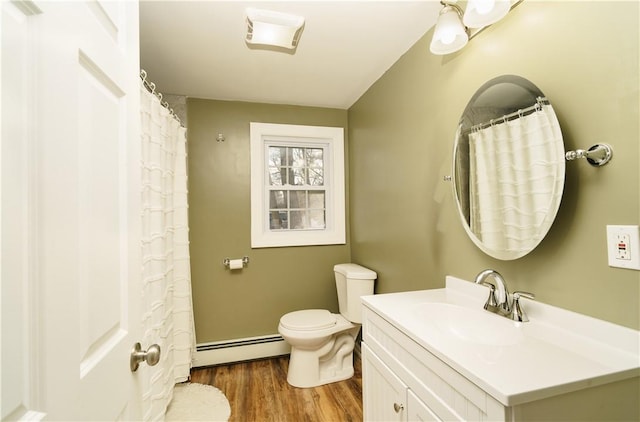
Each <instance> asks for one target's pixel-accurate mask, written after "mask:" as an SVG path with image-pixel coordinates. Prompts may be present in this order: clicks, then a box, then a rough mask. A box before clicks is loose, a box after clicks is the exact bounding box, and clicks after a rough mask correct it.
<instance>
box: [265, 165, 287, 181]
mask: <svg viewBox="0 0 640 422" xmlns="http://www.w3.org/2000/svg"><path fill="white" fill-rule="evenodd" d="M284 171H285V169H283V168H280V167H269V185H271V186H283V185H284V183H285V182H286V181H287V179H286V177H287V174H286V173H285V172H284Z"/></svg>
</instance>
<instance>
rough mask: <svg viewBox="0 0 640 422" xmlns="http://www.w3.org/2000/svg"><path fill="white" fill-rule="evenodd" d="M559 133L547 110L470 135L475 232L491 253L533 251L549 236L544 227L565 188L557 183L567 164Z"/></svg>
mask: <svg viewBox="0 0 640 422" xmlns="http://www.w3.org/2000/svg"><path fill="white" fill-rule="evenodd" d="M558 128H559V125H558V124H557V118H556V116H555V113H554V111H553V108H552V107H551V106H550V105H544V106H542V107H541V108H540V109H539V110H537V111H535V112H533V113H531V114H529V115H526V116H521V117H518V118H516V119H513V120H510V121H506V122H500V123H497V124H494V125H491V126H489V127H487V128H484V129H481V130H478V131H474V132H471V133H470V134H469V156H470V163H469V189H470V208H471V215H470V220H471V221H470V226H471V230H472V231H473V232H474V233H475V234H476V236H478V238H479V239H481V240H482V242H483V243H484V245H485V246H487V247H488V248H491V249H494V250H495V249H498V250H506V251H513V252H523V251H528V250H530V248H531V246H533V245H536V244H537V243H538V242H539V241H540V240H541V238H540V236H543V235H544V232H541V231H540V227H541V225H542V224H543V222H544V220H545V217H546V215H547V214H548V210H549V207H550V206H551V205H552V204H553V203H557V202H555V201H557V200H559V198H558V195H560V193H561V189H559V187H558V183H563V182H564V180H563V178H558V177H557V176H558V174H557V171H558V170H557V169H558V159H564V151H563V150H562V142H558V141H559V140H560V141H561V140H562V134H561V133H560V131H559V129H558ZM558 148H560V150H558ZM558 157H560V158H558ZM559 179H560V180H559Z"/></svg>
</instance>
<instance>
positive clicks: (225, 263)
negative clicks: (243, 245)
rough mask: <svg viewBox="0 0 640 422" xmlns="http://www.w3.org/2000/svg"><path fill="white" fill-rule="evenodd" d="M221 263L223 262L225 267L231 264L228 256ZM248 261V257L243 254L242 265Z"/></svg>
mask: <svg viewBox="0 0 640 422" xmlns="http://www.w3.org/2000/svg"><path fill="white" fill-rule="evenodd" d="M222 263H223V264H224V266H225V267H227V268H229V267H230V266H231V259H229V258H225V259H224V260H223V261H222ZM248 263H249V257H248V256H243V257H242V266H243V267H244V266H246V265H247V264H248Z"/></svg>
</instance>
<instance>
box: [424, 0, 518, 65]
mask: <svg viewBox="0 0 640 422" xmlns="http://www.w3.org/2000/svg"><path fill="white" fill-rule="evenodd" d="M456 1H457V0H440V4H442V6H443V7H442V9H441V10H440V15H439V16H438V20H437V22H436V27H435V30H434V31H433V39H432V40H431V45H430V47H429V49H430V50H431V52H432V53H433V54H437V55H444V54H450V53H455V52H456V51H458V50H460V49H462V48H463V47H464V46H465V45H467V42H468V41H469V40H470V39H471V38H473V37H474V36H475V35H477V34H478V33H479V32H480V31H481V30H482V29H484V28H486V27H487V26H489V25H492V24H494V23H496V22H498V21H499V20H500V19H502V18H504V17H505V16H506V15H507V13H509V11H510V10H511V9H513V8H514V7H516V6H517V5H518V4H520V3H521V2H522V1H523V0H515V1H514V2H513V5H512V1H511V0H469V1H468V3H467V10H466V11H464V12H463V10H462V9H461V8H460V6H458V5H456V4H454V3H456ZM469 28H474V29H476V30H475V31H474V32H473V33H471V31H470V29H469Z"/></svg>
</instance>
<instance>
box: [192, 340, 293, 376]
mask: <svg viewBox="0 0 640 422" xmlns="http://www.w3.org/2000/svg"><path fill="white" fill-rule="evenodd" d="M290 352H291V347H290V346H289V345H288V344H287V343H286V342H285V341H284V339H283V338H282V336H280V335H279V334H273V335H268V336H260V337H249V338H242V339H233V340H225V341H216V342H211V343H201V344H198V345H196V353H195V354H194V357H193V367H194V368H198V367H202V366H211V365H220V364H223V363H231V362H240V361H245V360H253V359H262V358H268V357H272V356H281V355H286V354H289V353H290Z"/></svg>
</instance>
